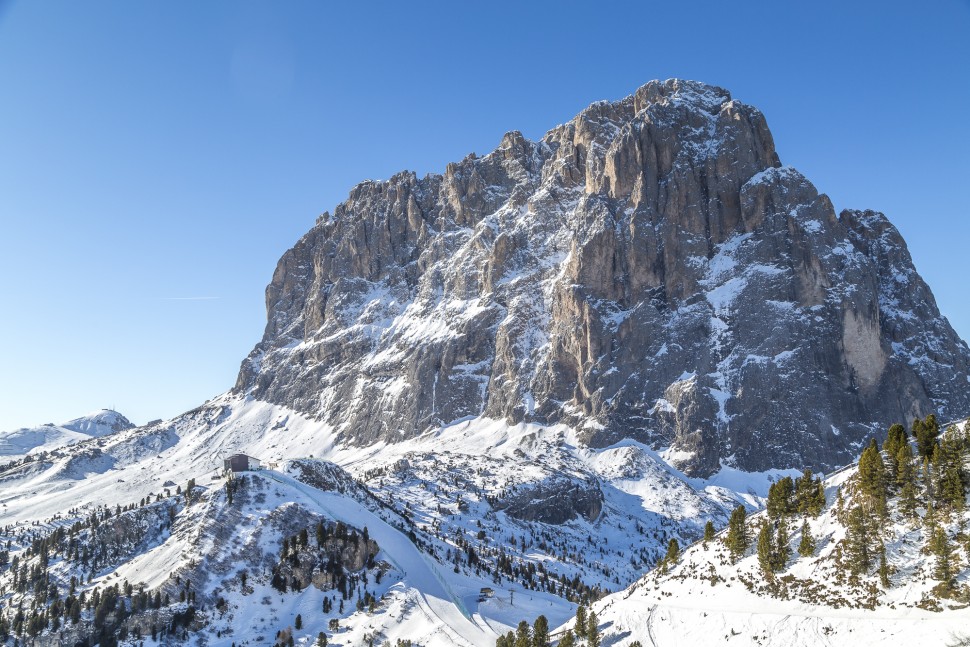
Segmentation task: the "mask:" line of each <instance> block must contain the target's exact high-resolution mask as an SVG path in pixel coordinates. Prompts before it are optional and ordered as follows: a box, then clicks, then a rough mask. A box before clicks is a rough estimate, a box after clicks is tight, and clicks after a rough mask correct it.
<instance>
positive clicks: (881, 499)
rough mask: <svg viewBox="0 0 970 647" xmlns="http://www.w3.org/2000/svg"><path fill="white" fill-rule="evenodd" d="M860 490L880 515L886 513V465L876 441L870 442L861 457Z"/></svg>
mask: <svg viewBox="0 0 970 647" xmlns="http://www.w3.org/2000/svg"><path fill="white" fill-rule="evenodd" d="M859 488H860V489H861V490H862V493H863V495H865V496H866V498H867V499H868V500H869V502H870V504H871V505H872V508H873V510H875V511H876V512H877V513H878V514H879V515H885V513H886V465H885V463H883V461H882V453H880V451H879V447H877V446H876V439H875V438H873V439H872V440H870V441H869V446H868V447H866V448H865V449H864V450H863V452H862V456H860V457H859Z"/></svg>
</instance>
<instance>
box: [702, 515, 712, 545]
mask: <svg viewBox="0 0 970 647" xmlns="http://www.w3.org/2000/svg"><path fill="white" fill-rule="evenodd" d="M709 541H714V522H713V521H711V520H710V519H708V520H707V523H705V524H704V542H705V543H706V542H709Z"/></svg>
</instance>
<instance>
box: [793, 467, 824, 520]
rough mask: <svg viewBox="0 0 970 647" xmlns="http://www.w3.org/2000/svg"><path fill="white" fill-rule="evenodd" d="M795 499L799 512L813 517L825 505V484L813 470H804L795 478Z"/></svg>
mask: <svg viewBox="0 0 970 647" xmlns="http://www.w3.org/2000/svg"><path fill="white" fill-rule="evenodd" d="M795 501H796V508H797V510H798V512H799V514H810V515H812V516H813V517H817V516H818V515H819V514H820V513H821V512H822V508H824V507H825V486H824V485H823V484H822V479H820V478H817V477H815V476H813V475H812V470H810V469H806V470H804V471H803V472H802V475H801V476H799V477H798V478H797V479H795Z"/></svg>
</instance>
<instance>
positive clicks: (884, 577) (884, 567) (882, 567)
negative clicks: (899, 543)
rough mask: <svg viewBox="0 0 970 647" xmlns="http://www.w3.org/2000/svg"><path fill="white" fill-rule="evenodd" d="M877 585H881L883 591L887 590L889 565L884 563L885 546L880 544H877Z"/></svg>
mask: <svg viewBox="0 0 970 647" xmlns="http://www.w3.org/2000/svg"><path fill="white" fill-rule="evenodd" d="M879 583H880V584H882V587H883V588H884V589H888V588H889V586H890V582H889V564H887V563H886V546H885V544H883V543H881V542H880V543H879Z"/></svg>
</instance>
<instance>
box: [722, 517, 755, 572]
mask: <svg viewBox="0 0 970 647" xmlns="http://www.w3.org/2000/svg"><path fill="white" fill-rule="evenodd" d="M747 517H748V512H747V510H745V509H744V506H743V505H739V506H738V507H736V508H735V509H734V511H733V512H731V518H730V519H729V520H728V532H727V537H725V540H724V542H725V545H726V546H727V549H728V550H729V551H730V552H731V558H732V559H734V560H737V559H738V558H739V557H740V556H741V555H742V554H744V551H746V550H747V549H748V544H749V543H750V539H749V538H748V527H747V523H746V522H747Z"/></svg>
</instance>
